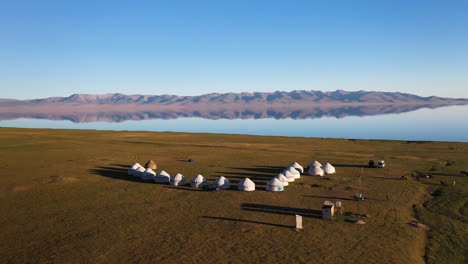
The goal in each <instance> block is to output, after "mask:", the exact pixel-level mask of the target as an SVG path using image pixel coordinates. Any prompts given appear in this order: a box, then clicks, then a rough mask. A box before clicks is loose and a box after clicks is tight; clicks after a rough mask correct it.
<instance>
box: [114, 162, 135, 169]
mask: <svg viewBox="0 0 468 264" xmlns="http://www.w3.org/2000/svg"><path fill="white" fill-rule="evenodd" d="M111 166H116V167H121V168H130V167H131V165H128V164H115V163H114V164H111Z"/></svg>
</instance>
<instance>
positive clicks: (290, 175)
mask: <svg viewBox="0 0 468 264" xmlns="http://www.w3.org/2000/svg"><path fill="white" fill-rule="evenodd" d="M296 174H297V173H292V172H290V171H284V172H283V175H284V176H285V177H287V178H293V177H294V175H296Z"/></svg>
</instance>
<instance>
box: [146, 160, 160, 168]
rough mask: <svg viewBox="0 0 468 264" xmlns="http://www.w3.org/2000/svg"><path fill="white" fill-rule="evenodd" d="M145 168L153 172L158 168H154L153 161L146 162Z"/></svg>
mask: <svg viewBox="0 0 468 264" xmlns="http://www.w3.org/2000/svg"><path fill="white" fill-rule="evenodd" d="M145 168H147V169H152V170H155V169H157V168H158V166H156V163H155V162H154V161H152V160H148V162H146V164H145Z"/></svg>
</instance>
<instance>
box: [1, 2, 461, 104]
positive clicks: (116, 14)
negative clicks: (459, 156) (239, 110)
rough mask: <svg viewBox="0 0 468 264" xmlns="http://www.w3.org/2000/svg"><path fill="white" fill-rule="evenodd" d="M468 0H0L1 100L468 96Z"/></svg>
mask: <svg viewBox="0 0 468 264" xmlns="http://www.w3.org/2000/svg"><path fill="white" fill-rule="evenodd" d="M467 14H468V1H466V0H458V1H457V0H446V1H440V0H437V1H435V0H434V1H432V0H425V1H422V0H421V1H418V0H392V1H390V0H388V1H384V0H381V1H380V0H372V1H371V0H359V1H349V0H342V1H337V0H329V1H328V0H327V1H313V0H304V1H295V0H284V1H275V0H269V1H263V0H257V1H256V0H249V1H244V0H225V1H219V0H218V1H204V0H197V1H193V0H191V1H179V0H169V1H157V0H154V1H138V0H134V1H118V0H112V1H105V0H101V1H98V0H93V1H88V0H80V1H63V0H60V1H49V0H41V1H36V0H30V1H22V0H15V1H7V0H0V98H15V99H31V98H43V97H51V96H68V95H71V94H74V93H92V94H101V93H117V92H118V93H125V94H177V95H199V94H204V93H211V92H218V93H226V92H253V91H258V92H272V91H277V90H280V91H292V90H322V91H330V90H337V89H343V90H349V91H353V90H372V91H399V92H408V93H414V94H418V95H422V96H431V95H436V96H443V97H464V98H468V15H467Z"/></svg>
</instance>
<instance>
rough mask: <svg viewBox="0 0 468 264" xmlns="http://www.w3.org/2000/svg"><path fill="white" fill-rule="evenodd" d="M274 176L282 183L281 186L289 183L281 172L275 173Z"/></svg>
mask: <svg viewBox="0 0 468 264" xmlns="http://www.w3.org/2000/svg"><path fill="white" fill-rule="evenodd" d="M275 178H276V179H278V180H280V181H281V182H282V183H283V186H288V185H289V181H288V178H286V176H284V174H283V173H280V174H278V175H276V176H275ZM293 180H294V179H293Z"/></svg>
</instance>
